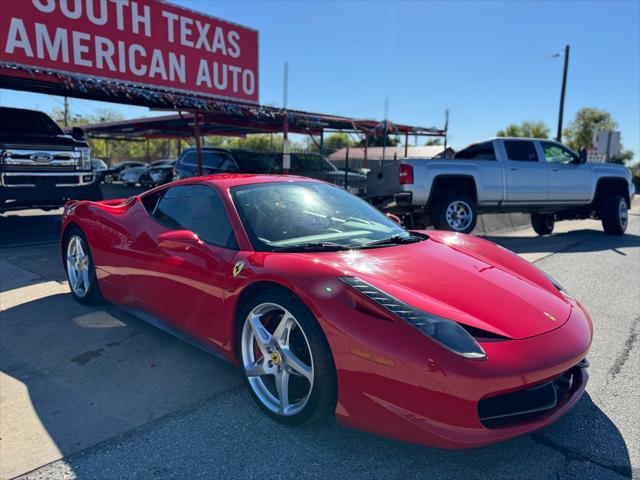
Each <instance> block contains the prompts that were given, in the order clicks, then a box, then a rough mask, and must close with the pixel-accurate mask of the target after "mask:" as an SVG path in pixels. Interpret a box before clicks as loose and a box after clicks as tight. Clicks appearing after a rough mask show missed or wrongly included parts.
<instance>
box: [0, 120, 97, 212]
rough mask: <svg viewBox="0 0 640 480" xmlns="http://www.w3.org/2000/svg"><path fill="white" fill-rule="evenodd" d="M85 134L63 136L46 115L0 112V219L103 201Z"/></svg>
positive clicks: (76, 133)
mask: <svg viewBox="0 0 640 480" xmlns="http://www.w3.org/2000/svg"><path fill="white" fill-rule="evenodd" d="M95 180H96V177H95V174H94V172H93V169H92V165H91V150H90V148H89V145H88V144H87V142H86V141H85V140H84V133H83V132H82V130H81V129H79V128H74V129H73V131H72V135H65V134H64V133H63V131H62V130H61V129H60V127H58V125H57V124H56V123H55V122H54V121H53V120H51V118H49V117H48V116H47V115H46V114H44V113H42V112H38V111H35V110H26V109H21V108H9V107H0V213H2V212H4V211H7V210H21V209H27V208H41V209H44V210H49V209H52V208H58V207H61V206H62V205H64V204H65V202H66V201H67V200H69V199H93V200H98V199H101V198H102V194H101V192H100V187H99V185H98V184H97V183H96V181H95Z"/></svg>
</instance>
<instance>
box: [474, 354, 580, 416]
mask: <svg viewBox="0 0 640 480" xmlns="http://www.w3.org/2000/svg"><path fill="white" fill-rule="evenodd" d="M580 368H581V367H580V366H576V367H573V368H571V369H570V370H567V371H566V372H564V373H563V374H562V375H559V376H558V377H556V378H554V379H552V380H549V381H547V382H544V383H541V384H539V385H535V386H533V387H529V388H525V389H522V390H517V391H515V392H510V393H506V394H503V395H496V396H494V397H489V398H484V399H482V400H480V401H479V402H478V415H479V417H480V422H481V423H482V424H483V425H484V426H485V427H487V428H499V427H506V426H509V425H512V424H515V423H520V422H525V421H531V420H535V419H536V418H539V417H541V416H543V415H544V414H545V413H547V412H549V411H551V410H553V409H554V408H556V407H557V406H558V405H559V404H561V403H562V402H563V401H564V400H565V399H566V398H567V397H568V396H569V395H570V393H571V391H572V387H574V385H575V383H576V379H577V378H579V377H577V375H579V374H580V372H579V369H580Z"/></svg>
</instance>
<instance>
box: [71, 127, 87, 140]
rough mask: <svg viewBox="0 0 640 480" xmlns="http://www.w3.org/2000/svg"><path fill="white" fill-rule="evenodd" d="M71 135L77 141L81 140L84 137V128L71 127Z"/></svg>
mask: <svg viewBox="0 0 640 480" xmlns="http://www.w3.org/2000/svg"><path fill="white" fill-rule="evenodd" d="M71 136H72V137H73V138H74V139H75V140H78V141H79V142H83V141H84V139H85V137H84V130H83V129H81V128H80V127H73V128H72V129H71Z"/></svg>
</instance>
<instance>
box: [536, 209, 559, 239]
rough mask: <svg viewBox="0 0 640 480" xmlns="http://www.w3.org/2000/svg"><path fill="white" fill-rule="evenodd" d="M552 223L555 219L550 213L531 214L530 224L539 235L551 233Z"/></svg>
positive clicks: (553, 223)
mask: <svg viewBox="0 0 640 480" xmlns="http://www.w3.org/2000/svg"><path fill="white" fill-rule="evenodd" d="M554 225H555V219H554V218H553V215H551V214H550V213H532V214H531V226H532V227H533V230H534V231H535V232H536V233H537V234H538V235H540V236H542V235H551V232H553V227H554Z"/></svg>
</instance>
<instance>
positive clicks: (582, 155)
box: [579, 148, 588, 164]
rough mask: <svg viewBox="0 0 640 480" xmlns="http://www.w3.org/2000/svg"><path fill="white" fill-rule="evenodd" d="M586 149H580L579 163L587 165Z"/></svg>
mask: <svg viewBox="0 0 640 480" xmlns="http://www.w3.org/2000/svg"><path fill="white" fill-rule="evenodd" d="M587 154H588V152H587V149H586V148H581V149H580V161H579V163H581V164H582V163H587Z"/></svg>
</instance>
